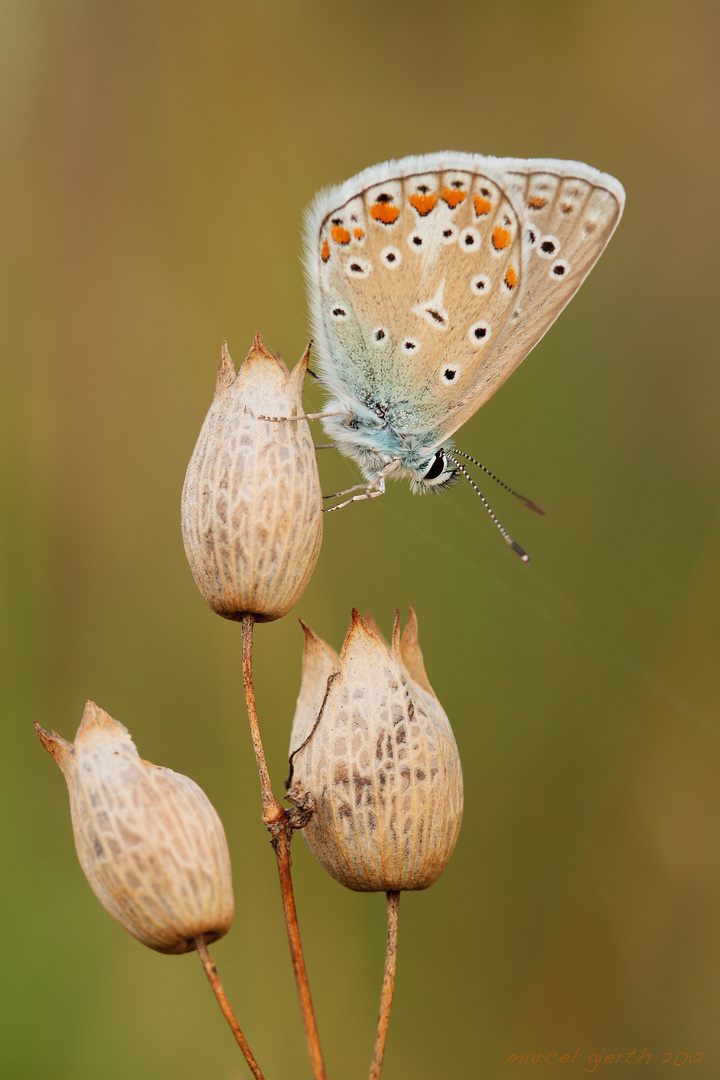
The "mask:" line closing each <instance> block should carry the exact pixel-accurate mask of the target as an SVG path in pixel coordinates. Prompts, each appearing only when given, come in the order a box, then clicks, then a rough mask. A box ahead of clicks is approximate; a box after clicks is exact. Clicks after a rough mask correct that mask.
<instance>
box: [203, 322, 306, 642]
mask: <svg viewBox="0 0 720 1080" xmlns="http://www.w3.org/2000/svg"><path fill="white" fill-rule="evenodd" d="M308 349H309V347H308ZM308 356H309V351H308V350H306V351H305V354H304V356H303V357H302V359H301V360H300V363H299V364H298V365H297V366H296V367H295V370H294V371H293V372H292V374H290V373H289V372H288V369H287V368H286V366H285V364H284V363H283V362H282V360H280V358H279V357H277V356H274V355H273V354H272V353H271V352H270V351H269V350H268V349H267V348H266V347H265V344H264V343H263V340H262V338H261V337H260V335H259V334H256V335H255V340H254V341H253V345H252V348H251V349H250V352H249V353H248V355H247V358H246V360H245V362H244V364H242V365H241V367H240V369H239V371H238V373H237V375H236V374H235V369H234V367H233V363H232V360H231V359H230V356H229V355H228V352H227V348H226V347H225V345H223V350H222V357H221V360H220V366H219V368H218V377H217V385H216V388H215V397H214V399H213V403H212V405H211V406H210V411H209V412H208V414H207V417H206V418H205V423H204V424H203V426H202V430H201V432H200V436H199V438H198V441H197V445H196V446H195V450H194V452H193V455H192V458H191V459H190V464H189V466H188V470H187V475H186V477H185V486H184V488H183V496H182V533H183V540H184V542H185V553H186V555H187V559H188V562H189V563H190V569H191V570H192V573H193V577H194V578H195V581H196V583H197V586H198V588H199V589H200V592H201V593H202V595H203V596H204V598H205V600H206V601H207V603H208V604H209V605H210V607H211V608H212V609H213V611H216V612H217V613H218V615H222V616H223V617H224V618H226V619H236V620H240V619H242V617H243V615H245V614H253V615H254V616H255V619H256V621H257V622H268V621H269V620H271V619H279V618H281V617H282V616H283V615H286V614H287V612H288V611H289V610H290V608H291V607H292V606H293V604H295V603H296V601H297V600H298V599H299V598H300V596H301V595H302V593H303V591H304V589H305V587H306V586H307V584H308V582H309V580H310V578H311V576H312V573H313V570H314V569H315V565H316V563H317V560H318V557H319V555H320V546H321V543H322V516H323V515H322V495H321V491H320V479H319V477H318V471H317V459H316V457H315V448H314V446H313V441H312V437H311V435H310V428H309V426H308V422H307V420H297V421H287V420H286V421H283V422H280V423H276V422H273V421H270V420H259V419H258V417H259V416H277V417H288V416H297V415H298V414H301V413H302V385H303V379H304V377H305V372H306V371H307V364H308Z"/></svg>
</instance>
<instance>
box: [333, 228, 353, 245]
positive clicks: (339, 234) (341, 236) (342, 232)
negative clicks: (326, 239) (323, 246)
mask: <svg viewBox="0 0 720 1080" xmlns="http://www.w3.org/2000/svg"><path fill="white" fill-rule="evenodd" d="M330 235H331V236H332V238H333V240H334V241H335V243H336V244H349V243H350V233H349V232H348V231H347V229H346V228H345V226H344V225H331V226H330Z"/></svg>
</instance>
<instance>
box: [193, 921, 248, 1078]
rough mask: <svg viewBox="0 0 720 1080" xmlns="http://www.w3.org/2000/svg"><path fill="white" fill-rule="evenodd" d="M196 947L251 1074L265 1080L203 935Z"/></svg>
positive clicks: (198, 938)
mask: <svg viewBox="0 0 720 1080" xmlns="http://www.w3.org/2000/svg"><path fill="white" fill-rule="evenodd" d="M195 945H196V947H197V952H198V956H199V957H200V962H201V963H202V966H203V967H204V968H205V974H206V975H207V977H208V982H209V983H210V986H211V987H212V992H213V994H214V995H215V997H216V998H217V1003H218V1005H219V1006H220V1009H221V1011H222V1014H223V1016H224V1017H225V1019H226V1020H227V1022H228V1024H229V1025H230V1029H231V1031H232V1033H233V1035H234V1036H235V1041H236V1042H237V1044H238V1046H239V1047H240V1049H241V1050H242V1052H243V1055H244V1057H245V1060H246V1061H247V1063H248V1065H249V1066H250V1071H251V1073H252V1074H253V1076H254V1077H255V1080H265V1077H264V1076H263V1074H262V1071H261V1069H260V1066H259V1065H258V1063H257V1061H256V1060H255V1058H254V1056H253V1053H252V1051H251V1049H250V1047H249V1046H248V1042H247V1039H246V1038H245V1036H244V1035H243V1033H242V1031H241V1029H240V1025H239V1024H238V1022H237V1020H236V1018H235V1013H234V1012H233V1011H232V1008H231V1006H230V1002H229V1001H228V999H227V997H226V996H225V991H224V989H223V985H222V983H221V982H220V976H219V975H218V973H217V968H216V967H215V964H214V963H213V960H212V958H211V956H210V953H209V952H208V947H207V944H206V942H205V938H204V936H203V935H202V934H200V935H199V936H198V937H196V938H195Z"/></svg>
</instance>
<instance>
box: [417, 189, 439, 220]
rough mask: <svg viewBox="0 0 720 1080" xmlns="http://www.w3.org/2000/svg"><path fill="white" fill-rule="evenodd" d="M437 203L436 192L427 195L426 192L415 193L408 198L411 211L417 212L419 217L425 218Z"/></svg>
mask: <svg viewBox="0 0 720 1080" xmlns="http://www.w3.org/2000/svg"><path fill="white" fill-rule="evenodd" d="M437 201H438V197H437V193H436V192H432V193H430V194H428V192H426V191H415V192H413V194H412V195H411V196H410V205H411V206H412V207H413V209H415V210H417V212H418V214H419V215H420V217H425V215H426V214H429V213H430V211H431V210H432V208H433V207H434V206H435V203H436V202H437Z"/></svg>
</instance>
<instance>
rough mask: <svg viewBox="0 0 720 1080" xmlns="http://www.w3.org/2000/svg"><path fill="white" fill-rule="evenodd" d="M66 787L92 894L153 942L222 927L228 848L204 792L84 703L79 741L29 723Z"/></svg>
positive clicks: (163, 945) (174, 946) (171, 948)
mask: <svg viewBox="0 0 720 1080" xmlns="http://www.w3.org/2000/svg"><path fill="white" fill-rule="evenodd" d="M35 729H36V731H37V733H38V736H39V738H40V741H41V742H42V744H43V746H44V747H45V749H46V750H47V751H48V752H49V753H50V754H52V756H53V757H54V759H55V761H56V762H57V763H58V765H59V766H60V768H61V769H62V771H63V774H64V776H65V780H66V781H67V786H68V792H69V794H70V814H71V817H72V826H73V833H74V835H75V848H76V850H77V854H78V858H79V860H80V865H81V866H82V868H83V871H84V872H85V876H86V877H87V879H88V881H89V882H90V886H91V887H92V890H93V892H94V893H95V895H96V896H97V897H98V899H99V900H100V902H101V903H102V904H103V905H104V907H105V908H107V910H108V911H109V912H110V914H111V915H113V916H114V917H115V918H116V919H117V921H118V922H119V923H120V925H121V926H124V927H125V929H126V930H127V931H128V932H129V933H131V934H132V935H133V937H136V938H137V939H138V941H141V942H142V943H143V945H147V946H149V947H150V948H151V949H157V951H158V952H162V953H184V952H189V951H191V950H192V949H194V948H195V947H196V946H195V939H196V938H197V937H198V936H199V935H200V934H202V935H204V938H205V941H206V943H208V944H209V943H210V942H212V941H216V940H217V939H218V938H221V937H222V936H223V935H224V934H226V933H227V932H228V930H229V929H230V926H231V925H232V921H233V915H234V910H235V902H234V898H233V888H232V877H231V871H230V853H229V851H228V846H227V840H226V839H225V831H224V829H223V826H222V822H221V821H220V818H219V817H218V815H217V813H216V811H215V809H214V808H213V806H212V804H211V803H210V800H209V799H208V797H207V796H206V795H205V793H204V792H203V791H202V790H201V788H199V787H198V785H197V784H196V783H195V782H194V781H193V780H190V779H189V778H188V777H187V776H183V775H182V774H180V773H176V772H173V771H172V769H163V768H160V766H158V765H153V764H151V763H150V762H149V761H143V760H142V758H141V757H140V756H139V754H138V752H137V750H136V748H135V744H134V743H133V741H132V739H131V737H130V733H129V732H128V730H127V728H125V727H124V726H123V725H122V724H120V723H118V721H117V720H113V718H112V717H111V716H108V714H107V713H106V712H104V711H103V710H102V709H99V708H98V706H97V705H95V704H94V702H92V701H89V702H88V703H87V705H86V706H85V712H84V713H83V718H82V721H81V724H80V727H79V728H78V732H77V735H76V736H75V742H74V743H69V742H66V741H65V739H63V738H61V737H60V736H59V735H58V734H57V732H55V731H54V732H53V733H52V734H49V733H48V732H47V731H43V729H42V728H41V727H40V725H39V724H38V723H37V721H36V722H35Z"/></svg>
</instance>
